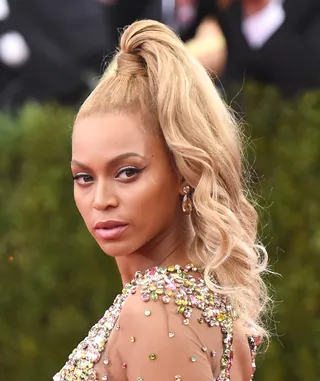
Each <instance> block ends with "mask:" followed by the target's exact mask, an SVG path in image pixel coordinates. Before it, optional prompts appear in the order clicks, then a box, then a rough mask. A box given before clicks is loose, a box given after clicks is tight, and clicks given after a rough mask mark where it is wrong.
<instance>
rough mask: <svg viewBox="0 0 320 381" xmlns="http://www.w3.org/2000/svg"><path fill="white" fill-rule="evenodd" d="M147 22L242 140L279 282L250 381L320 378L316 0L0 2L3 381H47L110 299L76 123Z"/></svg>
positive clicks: (111, 268) (319, 17) (112, 273)
mask: <svg viewBox="0 0 320 381" xmlns="http://www.w3.org/2000/svg"><path fill="white" fill-rule="evenodd" d="M143 18H151V19H156V20H159V21H162V22H164V23H166V24H167V25H169V26H171V27H172V28H173V29H174V30H175V31H176V32H177V33H178V34H179V35H180V36H181V38H182V40H183V41H184V42H185V43H186V45H187V46H188V48H189V49H190V51H191V52H192V54H193V55H194V56H195V57H196V58H197V59H198V60H199V61H200V62H201V63H202V64H203V65H204V66H205V67H206V68H207V69H208V72H209V73H210V75H211V76H212V80H213V81H214V83H215V85H216V86H217V87H218V89H219V91H220V92H221V95H222V96H223V98H224V99H225V101H226V102H227V103H228V104H229V105H230V106H231V107H232V108H234V109H235V110H236V111H237V112H238V115H239V118H240V119H241V121H242V124H243V128H244V130H245V133H246V135H247V136H249V137H250V144H249V145H248V147H247V150H246V155H247V160H248V162H249V168H250V169H249V170H248V175H251V189H252V191H253V193H254V194H256V195H257V200H258V203H259V204H260V206H261V207H259V209H258V211H259V214H260V217H261V224H260V237H261V239H262V241H263V243H264V244H265V245H266V246H267V249H268V252H269V255H270V263H271V265H272V269H273V270H274V271H277V272H279V273H280V274H281V277H274V276H273V277H269V278H268V279H266V280H267V281H268V282H270V287H272V289H273V290H274V291H273V292H272V293H273V297H274V298H275V300H276V303H275V308H274V316H273V318H272V319H271V320H270V322H269V326H270V329H271V332H272V334H273V337H272V340H271V344H270V347H269V350H268V351H267V352H266V353H265V354H261V355H260V356H259V357H258V369H257V373H256V378H255V380H256V381H270V380H272V381H313V380H320V275H319V274H320V203H319V198H320V91H319V87H320V1H319V0H149V1H148V0H100V1H99V0H55V1H54V2H53V1H49V0H0V259H1V266H0V379H1V381H2V380H4V381H18V380H21V379H23V380H24V381H34V380H35V379H37V380H50V379H51V378H52V376H53V375H54V374H55V373H56V372H57V371H58V370H59V369H60V368H61V367H62V366H63V364H64V362H65V361H66V359H67V356H68V355H69V353H70V352H71V351H72V349H73V348H74V347H75V346H76V345H77V344H78V342H79V341H80V340H81V339H82V338H83V337H84V336H85V335H86V334H87V332H88V330H89V329H90V327H91V326H92V325H93V324H94V323H95V322H96V321H97V320H98V319H99V318H100V317H101V316H102V315H103V313H104V311H105V309H106V308H108V306H109V305H110V303H111V302H112V300H113V298H114V296H115V295H116V294H117V293H118V292H119V290H120V289H121V283H120V278H119V276H118V273H117V269H116V266H115V264H114V262H113V261H112V260H111V259H109V258H107V257H106V256H105V255H104V254H103V253H102V252H101V251H100V249H99V248H98V247H97V245H96V244H95V243H94V242H93V239H92V238H91V237H90V236H89V233H88V232H87V231H86V229H85V227H84V224H83V223H82V221H81V218H80V215H79V214H78V213H77V211H76V208H75V206H74V203H73V195H72V188H73V185H72V177H71V172H70V168H69V162H70V140H71V126H72V122H73V118H74V116H75V113H76V110H77V107H78V106H79V105H80V104H81V101H82V100H84V99H85V97H86V96H87V95H88V93H89V92H90V91H91V90H92V89H93V88H94V86H95V85H96V83H97V81H98V79H99V78H100V77H101V75H102V73H103V71H104V69H105V67H106V65H107V63H108V62H109V61H110V59H111V58H112V56H113V54H114V51H115V48H116V45H117V42H118V38H119V34H120V32H121V30H122V28H123V27H124V26H125V25H128V24H130V23H131V22H133V21H135V20H137V19H143ZM251 167H252V169H251Z"/></svg>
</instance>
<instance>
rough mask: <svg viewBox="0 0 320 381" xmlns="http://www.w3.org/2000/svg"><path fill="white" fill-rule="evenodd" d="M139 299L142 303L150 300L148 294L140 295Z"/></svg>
mask: <svg viewBox="0 0 320 381" xmlns="http://www.w3.org/2000/svg"><path fill="white" fill-rule="evenodd" d="M141 299H142V300H143V301H144V302H148V301H149V300H150V296H149V294H142V295H141Z"/></svg>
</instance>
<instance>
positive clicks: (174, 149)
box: [77, 20, 268, 336]
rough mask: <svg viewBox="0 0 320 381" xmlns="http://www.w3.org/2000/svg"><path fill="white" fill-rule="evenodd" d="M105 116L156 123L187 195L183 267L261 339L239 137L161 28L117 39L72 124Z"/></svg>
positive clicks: (261, 254)
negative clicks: (186, 262) (190, 231)
mask: <svg viewBox="0 0 320 381" xmlns="http://www.w3.org/2000/svg"><path fill="white" fill-rule="evenodd" d="M108 112H113V113H114V112H121V113H123V112H131V113H137V112H140V113H141V114H142V115H143V114H147V115H149V116H151V117H152V118H154V120H155V121H156V122H157V125H158V127H159V131H160V133H161V134H162V135H163V138H164V140H165V142H166V145H167V147H168V149H169V150H170V152H171V153H172V155H173V157H174V160H175V164H176V167H177V169H178V170H179V172H180V174H181V176H183V177H184V179H185V180H186V181H187V182H188V183H189V184H190V185H191V186H192V187H193V189H194V193H193V204H194V209H193V211H192V214H191V219H192V224H193V228H194V233H195V238H194V240H193V243H192V246H191V248H190V254H189V257H190V260H191V261H194V262H195V263H197V265H200V266H202V267H203V268H204V269H205V280H206V282H207V285H208V287H210V288H211V289H212V290H213V291H215V292H219V293H227V294H232V296H233V299H234V308H235V310H236V313H237V314H238V315H239V316H240V319H239V321H240V322H241V325H242V326H245V327H246V329H247V331H248V332H247V333H248V334H252V333H254V334H260V335H261V336H267V331H266V330H265V329H264V328H263V325H262V322H261V316H262V313H263V312H264V310H265V308H266V304H267V301H268V297H267V290H266V286H265V284H264V282H263V280H262V278H261V276H262V274H263V272H264V271H265V270H266V262H267V255H266V252H265V250H264V249H263V247H261V246H260V245H258V244H257V242H256V239H257V238H256V236H257V213H256V211H255V210H254V208H253V206H252V205H251V204H250V203H249V201H248V200H247V198H246V193H245V192H246V190H245V188H244V183H243V179H242V167H241V161H242V160H241V159H242V157H241V153H242V148H241V135H240V131H239V128H238V126H237V124H236V123H235V121H234V119H233V117H232V114H231V113H230V112H229V111H228V109H227V107H226V105H225V104H224V103H223V101H222V100H221V98H220V96H219V93H218V92H217V90H216V89H215V87H214V85H213V83H212V81H211V80H210V78H209V76H208V75H207V73H206V71H205V69H204V68H203V67H202V66H201V65H200V64H199V63H198V62H197V61H196V60H195V59H193V58H192V56H191V55H190V53H189V52H188V50H187V48H186V47H185V46H184V44H183V43H182V42H181V40H180V39H179V38H178V37H177V36H176V35H175V34H174V33H173V32H172V31H171V30H170V29H169V28H168V27H166V26H164V25H163V24H161V23H159V22H156V21H149V20H145V21H139V22H135V23H134V24H132V25H131V26H129V27H128V28H127V29H126V30H125V31H124V33H123V35H122V37H121V40H120V49H119V51H118V52H117V53H116V55H115V57H114V60H113V62H112V63H111V65H110V66H109V68H108V69H107V70H106V73H105V74H104V76H103V77H102V79H101V81H100V83H99V84H98V86H97V87H96V89H95V90H94V91H93V92H92V94H91V95H90V96H89V97H88V99H87V100H86V102H85V103H84V104H83V106H82V107H81V109H80V111H79V114H78V116H77V118H82V117H83V116H86V115H90V114H96V113H108Z"/></svg>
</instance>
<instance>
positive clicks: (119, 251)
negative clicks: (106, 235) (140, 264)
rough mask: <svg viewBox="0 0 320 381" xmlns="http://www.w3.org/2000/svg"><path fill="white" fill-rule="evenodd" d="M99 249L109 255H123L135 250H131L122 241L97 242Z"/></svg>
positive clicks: (114, 256)
mask: <svg viewBox="0 0 320 381" xmlns="http://www.w3.org/2000/svg"><path fill="white" fill-rule="evenodd" d="M97 243H98V245H99V246H100V248H101V250H102V251H103V252H104V253H105V254H107V255H108V256H109V257H113V258H117V257H125V256H127V255H129V254H130V253H132V252H133V251H135V250H131V249H130V248H129V247H128V245H127V244H125V243H124V242H99V241H97Z"/></svg>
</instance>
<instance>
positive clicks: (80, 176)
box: [73, 166, 144, 185]
mask: <svg viewBox="0 0 320 381" xmlns="http://www.w3.org/2000/svg"><path fill="white" fill-rule="evenodd" d="M143 169H144V168H136V167H132V166H128V167H124V168H121V169H120V170H119V171H118V172H117V173H116V176H115V177H116V178H119V176H120V175H121V174H122V173H126V172H130V171H131V172H133V175H132V176H129V177H127V179H128V180H129V179H132V178H133V177H134V176H135V175H137V174H138V173H140V172H141V171H143ZM86 177H89V178H90V179H93V177H92V176H90V175H88V174H87V173H78V174H76V175H75V176H73V180H74V181H76V180H79V179H84V178H86ZM92 181H93V180H90V181H87V182H85V183H84V184H79V183H78V184H79V185H86V184H89V183H90V182H92Z"/></svg>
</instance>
